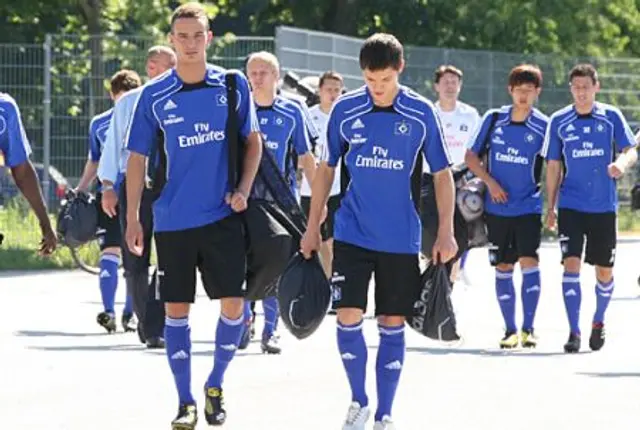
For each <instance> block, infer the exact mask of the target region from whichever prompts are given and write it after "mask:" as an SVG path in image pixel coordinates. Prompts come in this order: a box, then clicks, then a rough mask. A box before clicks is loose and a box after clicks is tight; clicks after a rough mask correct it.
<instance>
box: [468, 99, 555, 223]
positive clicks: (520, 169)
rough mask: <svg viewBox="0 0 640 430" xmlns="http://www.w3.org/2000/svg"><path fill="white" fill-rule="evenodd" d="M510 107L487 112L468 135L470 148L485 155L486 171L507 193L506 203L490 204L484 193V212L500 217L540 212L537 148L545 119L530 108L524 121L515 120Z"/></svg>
mask: <svg viewBox="0 0 640 430" xmlns="http://www.w3.org/2000/svg"><path fill="white" fill-rule="evenodd" d="M511 110H512V106H503V107H502V108H500V109H490V110H489V111H487V113H485V115H484V117H483V118H482V122H481V125H480V127H479V128H478V129H477V130H476V132H475V133H474V135H473V136H472V137H471V151H472V152H473V153H474V154H476V155H478V156H480V157H482V156H484V155H487V169H488V171H489V174H490V175H491V176H492V177H493V178H494V179H495V180H496V181H497V182H498V184H500V186H501V187H502V189H503V190H504V191H505V192H506V193H507V196H508V199H507V202H506V203H494V202H493V201H492V200H491V195H490V194H489V193H486V196H485V211H486V212H487V213H490V214H494V215H501V216H519V215H527V214H540V213H542V195H541V192H540V177H541V175H542V165H543V158H542V156H541V151H542V143H543V141H544V133H545V131H546V129H547V124H548V122H549V118H547V116H546V115H544V114H542V113H541V112H540V111H539V110H537V109H535V108H534V109H532V110H531V113H530V114H529V116H528V117H527V118H526V120H525V121H523V122H515V121H513V120H512V119H511ZM492 124H493V126H492Z"/></svg>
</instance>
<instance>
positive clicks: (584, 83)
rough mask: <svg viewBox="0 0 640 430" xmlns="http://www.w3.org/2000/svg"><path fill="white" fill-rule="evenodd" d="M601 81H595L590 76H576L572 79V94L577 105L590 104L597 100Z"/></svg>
mask: <svg viewBox="0 0 640 430" xmlns="http://www.w3.org/2000/svg"><path fill="white" fill-rule="evenodd" d="M599 90H600V83H599V82H595V83H594V82H593V80H591V78H590V77H588V76H576V77H574V78H573V79H571V95H573V101H574V102H575V104H576V106H589V105H591V104H592V103H593V102H594V101H595V100H596V94H597V93H598V91H599Z"/></svg>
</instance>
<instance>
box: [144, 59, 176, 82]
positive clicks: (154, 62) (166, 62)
mask: <svg viewBox="0 0 640 430" xmlns="http://www.w3.org/2000/svg"><path fill="white" fill-rule="evenodd" d="M170 68H171V59H170V58H169V56H168V55H165V54H158V55H154V56H153V57H151V58H149V59H148V60H147V66H146V69H147V76H148V77H149V78H150V79H153V78H155V77H156V76H158V75H160V74H161V73H164V72H166V71H167V70H169V69H170Z"/></svg>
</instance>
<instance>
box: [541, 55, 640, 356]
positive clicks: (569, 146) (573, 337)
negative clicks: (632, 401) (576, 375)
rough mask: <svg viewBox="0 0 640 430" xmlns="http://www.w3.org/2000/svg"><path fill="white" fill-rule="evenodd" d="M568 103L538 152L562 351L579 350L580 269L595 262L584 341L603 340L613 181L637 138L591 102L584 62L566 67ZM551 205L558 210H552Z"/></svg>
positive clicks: (629, 161) (590, 74)
mask: <svg viewBox="0 0 640 430" xmlns="http://www.w3.org/2000/svg"><path fill="white" fill-rule="evenodd" d="M569 83H570V86H571V94H572V96H573V104H571V105H569V106H567V107H565V108H563V109H560V110H559V111H557V112H555V113H554V114H553V115H551V119H550V123H549V127H548V129H547V133H546V138H545V143H544V147H543V151H542V154H543V156H544V157H545V158H546V159H547V201H548V212H547V225H548V227H549V228H555V226H556V219H557V227H558V234H559V239H560V249H561V252H562V264H563V265H564V275H563V278H562V291H563V294H564V304H565V309H566V312H567V317H568V320H569V327H570V334H569V339H568V341H567V343H566V344H565V345H564V350H565V352H568V353H575V352H578V351H579V350H580V343H581V332H580V304H581V299H582V292H581V288H580V268H581V259H582V254H583V249H584V248H585V239H586V251H585V257H584V261H585V263H587V264H591V265H593V266H595V272H596V280H597V282H596V287H595V293H596V310H595V314H594V315H593V319H592V324H591V336H590V337H589V347H590V348H591V349H592V350H593V351H598V350H600V349H601V348H602V347H603V346H604V342H605V332H604V316H605V312H606V310H607V307H608V306H609V302H610V300H611V296H612V294H613V289H614V280H613V266H614V262H615V256H616V242H617V237H616V236H617V219H616V218H617V215H616V212H617V206H618V196H617V190H616V180H617V179H618V178H620V177H621V176H622V175H623V174H624V172H625V171H626V170H627V168H629V167H630V166H631V165H633V163H635V162H636V160H637V152H636V141H635V138H634V136H633V133H632V131H631V128H630V127H629V124H627V121H626V120H625V118H624V115H623V114H622V112H620V110H619V109H618V108H616V107H614V106H611V105H608V104H605V103H601V102H597V101H596V94H597V93H598V90H599V89H600V83H599V81H598V73H597V71H596V69H595V68H594V67H593V66H592V65H590V64H579V65H577V66H575V67H574V68H573V69H571V72H570V73H569ZM556 208H557V210H558V213H557V215H556Z"/></svg>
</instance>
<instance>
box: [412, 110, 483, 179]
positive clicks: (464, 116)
mask: <svg viewBox="0 0 640 430" xmlns="http://www.w3.org/2000/svg"><path fill="white" fill-rule="evenodd" d="M435 106H436V111H437V113H438V116H440V122H441V123H442V130H443V132H444V140H445V141H446V142H447V147H448V148H449V154H451V161H452V162H453V164H454V165H457V164H462V163H464V154H465V152H466V151H467V148H469V147H470V146H471V142H469V139H470V138H471V136H472V135H473V132H474V131H475V129H476V127H478V126H479V125H480V114H478V111H477V110H476V108H474V107H472V106H469V105H468V104H466V103H462V102H460V101H458V102H456V107H455V108H454V109H453V110H452V111H448V112H444V111H443V110H442V109H441V108H440V103H439V102H436V103H435ZM423 166H424V168H423V171H424V172H427V173H430V170H429V166H428V165H427V163H423Z"/></svg>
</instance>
